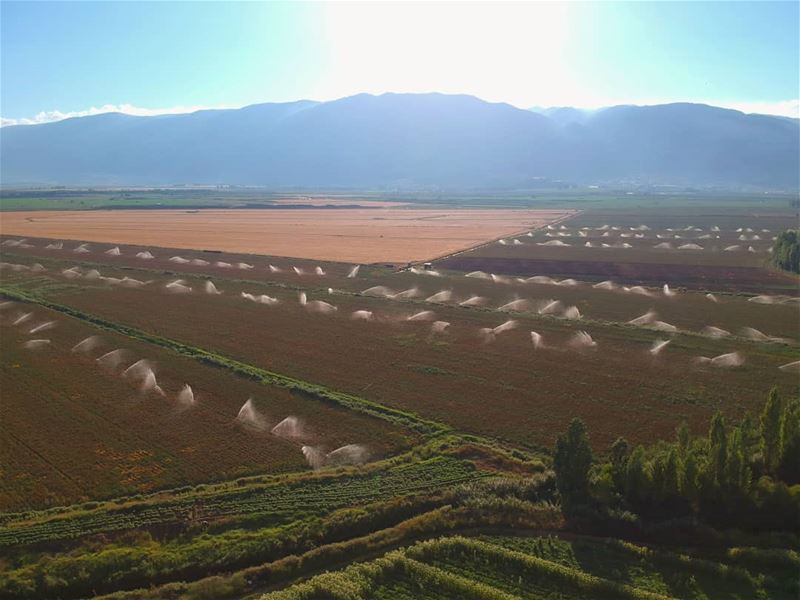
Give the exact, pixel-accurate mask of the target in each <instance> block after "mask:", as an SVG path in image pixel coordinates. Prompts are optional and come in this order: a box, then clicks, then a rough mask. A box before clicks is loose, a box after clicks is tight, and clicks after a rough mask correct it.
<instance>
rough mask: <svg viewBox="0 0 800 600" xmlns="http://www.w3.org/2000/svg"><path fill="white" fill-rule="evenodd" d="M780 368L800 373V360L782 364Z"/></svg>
mask: <svg viewBox="0 0 800 600" xmlns="http://www.w3.org/2000/svg"><path fill="white" fill-rule="evenodd" d="M778 368H779V369H780V370H781V371H785V372H787V373H800V360H796V361H794V362H790V363H786V364H785V365H781V366H780V367H778Z"/></svg>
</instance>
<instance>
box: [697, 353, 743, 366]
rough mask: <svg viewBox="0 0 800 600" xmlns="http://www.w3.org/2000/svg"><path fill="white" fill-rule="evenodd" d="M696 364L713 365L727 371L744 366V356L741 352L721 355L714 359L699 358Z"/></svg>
mask: <svg viewBox="0 0 800 600" xmlns="http://www.w3.org/2000/svg"><path fill="white" fill-rule="evenodd" d="M694 362H695V363H696V364H698V365H711V366H712V367H718V368H723V369H727V368H731V367H740V366H742V365H743V364H744V356H742V355H741V354H740V353H739V352H730V353H728V354H720V355H719V356H715V357H714V358H707V357H705V356H698V357H697V358H696V359H695V360H694Z"/></svg>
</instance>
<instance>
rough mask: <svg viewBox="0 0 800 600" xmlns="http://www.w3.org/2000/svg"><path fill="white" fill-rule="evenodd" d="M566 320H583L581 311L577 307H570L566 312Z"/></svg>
mask: <svg viewBox="0 0 800 600" xmlns="http://www.w3.org/2000/svg"><path fill="white" fill-rule="evenodd" d="M564 318H565V319H570V320H573V321H574V320H577V319H580V318H581V311H580V310H578V307H577V306H570V307H569V308H567V309H566V310H565V311H564Z"/></svg>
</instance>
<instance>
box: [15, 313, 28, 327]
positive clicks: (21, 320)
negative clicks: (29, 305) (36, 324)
mask: <svg viewBox="0 0 800 600" xmlns="http://www.w3.org/2000/svg"><path fill="white" fill-rule="evenodd" d="M32 316H33V312H28V313H25V314H23V315H20V316H19V317H17V318H16V319H14V321H12V323H11V324H12V325H22V324H23V323H24V322H25V321H27V320H28V319H30V318H31V317H32Z"/></svg>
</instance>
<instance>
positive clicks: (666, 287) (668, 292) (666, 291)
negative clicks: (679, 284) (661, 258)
mask: <svg viewBox="0 0 800 600" xmlns="http://www.w3.org/2000/svg"><path fill="white" fill-rule="evenodd" d="M664 295H665V296H667V297H668V298H672V297H674V296H675V295H676V294H675V292H674V291H672V290H671V289H670V288H669V284H667V283H665V284H664Z"/></svg>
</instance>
